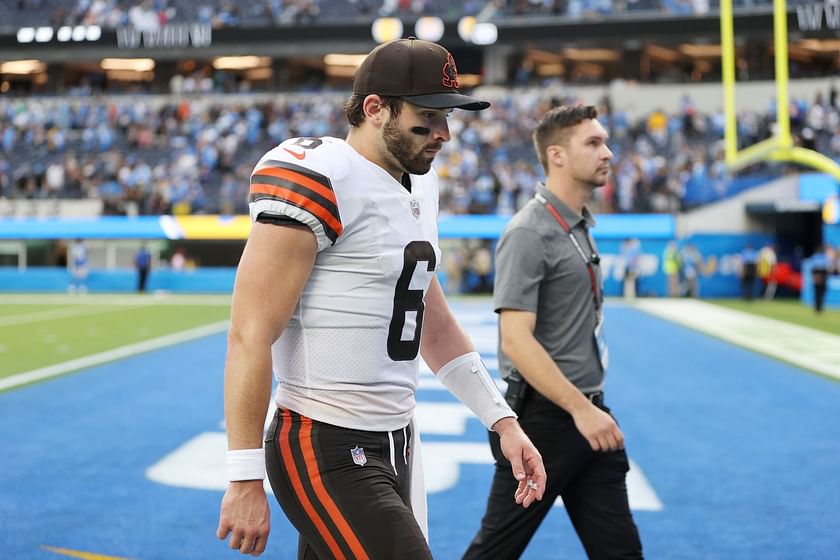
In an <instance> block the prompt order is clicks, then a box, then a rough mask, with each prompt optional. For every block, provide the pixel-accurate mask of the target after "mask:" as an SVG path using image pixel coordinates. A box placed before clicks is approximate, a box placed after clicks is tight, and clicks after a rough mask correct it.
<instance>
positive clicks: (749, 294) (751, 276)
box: [741, 263, 758, 301]
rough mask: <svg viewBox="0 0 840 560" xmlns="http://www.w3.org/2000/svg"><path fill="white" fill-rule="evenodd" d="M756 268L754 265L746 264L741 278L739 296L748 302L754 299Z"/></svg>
mask: <svg viewBox="0 0 840 560" xmlns="http://www.w3.org/2000/svg"><path fill="white" fill-rule="evenodd" d="M757 270H758V269H757V267H756V265H755V264H754V263H747V264H745V265H744V272H743V276H741V296H742V297H743V298H744V299H745V300H747V301H750V300H752V299H753V297H755V279H756V275H757Z"/></svg>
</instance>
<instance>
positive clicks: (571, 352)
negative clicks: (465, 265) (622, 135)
mask: <svg viewBox="0 0 840 560" xmlns="http://www.w3.org/2000/svg"><path fill="white" fill-rule="evenodd" d="M537 193H538V195H541V196H542V197H543V199H544V200H546V201H547V202H548V203H549V204H551V205H552V206H553V207H554V208H555V209H556V210H557V212H558V213H559V214H560V215H561V216H562V217H563V218H564V219H565V220H566V222H567V223H568V224H569V226H570V227H571V228H572V234H573V235H575V237H576V239H577V240H578V243H579V244H580V247H581V249H582V250H583V252H584V254H585V255H586V256H587V257H589V255H592V254H594V253H597V248H596V246H595V241H594V240H593V239H592V237H591V236H590V235H589V234H588V232H587V230H586V228H587V227H591V226H594V225H595V220H594V219H593V217H592V214H591V213H590V212H589V210H588V209H587V208H585V207H584V209H583V216H580V215H578V214H576V213H575V212H574V211H572V210H571V209H570V208H569V207H568V206H566V205H565V204H563V203H562V202H560V199H558V198H557V197H556V196H554V195H553V194H552V193H550V192H549V191H548V189H546V187H545V185H542V184H540V185H538V186H537ZM593 266H594V269H595V274H596V281H597V283H598V287H599V292H598V293H599V294H601V293H602V292H601V290H600V288H601V286H602V285H603V284H602V283H601V270H600V267H599V266H598V265H593ZM493 304H494V308H495V310H496V312H497V313H498V312H500V311H501V310H502V309H516V310H521V311H531V312H534V313H536V315H537V322H536V327H535V329H534V336H535V337H536V339H537V341H538V342H539V343H540V344H541V345H542V346H543V348H545V349H546V350H547V351H548V353H549V355H550V356H551V357H552V358H554V361H555V363H556V364H557V366H558V367H559V368H560V371H562V372H563V373H564V374H565V375H566V377H567V378H568V379H569V381H571V382H572V383H573V384H574V385H575V387H577V388H578V389H580V390H581V391H583V392H584V393H588V392H591V391H597V390H601V389H602V388H603V384H604V371H603V370H602V368H601V362H600V360H599V358H598V349H597V345H596V342H595V335H594V331H595V324H596V307H595V301H594V298H593V295H592V282H591V281H590V276H589V269H588V267H587V266H586V263H585V262H584V260H583V258H582V257H581V254H580V252H579V251H578V250H577V248H576V247H575V245H574V243H573V242H572V240H571V239H570V238H569V235H568V234H567V233H566V232H565V231H564V230H563V228H562V227H561V226H560V224H559V223H558V222H557V220H556V219H555V218H554V216H553V215H552V214H551V212H550V211H549V210H548V208H546V207H545V205H544V204H543V202H542V201H540V200H539V196H538V197H536V198H534V199H532V200H531V201H530V202H528V204H526V205H525V207H524V208H522V209H521V210H520V211H519V212H517V213H516V215H515V216H514V217H513V219H512V220H511V221H510V223H509V224H508V225H507V227H506V228H505V231H504V232H503V233H502V236H501V238H500V240H499V245H498V248H497V251H496V283H495V288H494V291H493ZM499 358H500V371H501V374H502V377H507V376H508V374H509V373H510V371H511V369H512V368H513V364H512V363H511V361H510V359H509V358H508V357H507V356H505V355H504V353H503V352H502V350H501V348H500V349H499Z"/></svg>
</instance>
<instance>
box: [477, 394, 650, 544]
mask: <svg viewBox="0 0 840 560" xmlns="http://www.w3.org/2000/svg"><path fill="white" fill-rule="evenodd" d="M596 404H598V405H599V406H600V408H602V409H603V410H605V411H607V412H609V409H608V408H607V407H605V406H603V403H597V402H596ZM519 422H520V423H521V424H522V428H523V429H524V430H525V433H526V434H528V437H530V438H531V441H533V442H534V445H536V446H537V449H539V451H540V453H541V454H542V457H543V462H544V463H545V468H546V472H547V474H548V486H547V487H546V492H545V495H544V496H543V499H542V501H539V502H534V503H533V504H531V506H530V507H529V508H528V509H524V508H523V507H522V506H521V505H517V504H516V503H515V502H514V499H513V494H514V492H515V491H516V486H517V482H516V480H514V478H513V475H512V474H511V467H510V463H509V462H508V461H507V460H506V459H505V458H504V456H503V455H502V454H501V452H500V449H499V437H498V435H496V433H495V432H490V446H491V448H492V450H493V456H494V457H495V458H496V473H495V475H494V476H493V484H492V487H491V489H490V497H489V499H488V501H487V511H486V512H485V514H484V518H483V519H482V521H481V529H479V531H478V534H476V536H475V538H474V539H473V541H472V543H471V544H470V547H469V549H468V550H467V552H466V553H465V554H464V559H465V560H466V559H485V560H508V559H514V558H519V557H520V556H521V555H522V553H523V552H524V551H525V547H526V546H528V542H529V541H530V540H531V537H532V536H533V534H534V532H536V530H537V528H539V526H540V523H541V522H542V520H543V519H544V518H545V516H546V515H547V514H548V512H549V511H550V510H551V508H552V505H553V504H554V500H555V499H556V498H557V496H562V498H563V503H564V505H565V506H566V511H567V513H568V515H569V518H570V519H571V520H572V524H573V525H574V527H575V530H576V531H577V534H578V536H579V537H580V540H581V543H582V544H583V547H584V548H585V549H586V553H587V554H588V555H589V558H595V559H606V558H642V544H641V541H640V540H639V532H638V530H637V529H636V524H635V523H634V521H633V516H632V514H631V513H630V505H629V503H628V501H627V485H626V482H625V478H626V474H627V471H628V469H629V464H628V461H627V454H626V453H625V452H624V450H620V451H610V452H606V453H602V452H596V451H593V450H592V448H591V447H590V446H589V443H588V442H587V441H586V438H584V437H583V436H582V435H581V433H580V432H579V431H578V430H577V428H576V427H575V423H574V421H573V420H572V417H571V416H570V415H569V414H568V413H567V412H566V411H564V410H563V409H562V408H560V407H558V406H556V405H555V404H553V403H552V402H550V401H548V400H547V399H545V398H544V397H543V396H542V395H540V394H539V393H536V392H533V394H532V396H531V397H530V398H529V399H528V401H527V403H526V404H525V407H524V409H523V410H522V413H521V415H520V417H519Z"/></svg>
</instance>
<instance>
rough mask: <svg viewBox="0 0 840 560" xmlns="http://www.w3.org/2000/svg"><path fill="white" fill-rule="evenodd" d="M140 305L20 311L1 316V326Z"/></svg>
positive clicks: (106, 311)
mask: <svg viewBox="0 0 840 560" xmlns="http://www.w3.org/2000/svg"><path fill="white" fill-rule="evenodd" d="M140 307H141V306H139V305H122V306H119V307H116V306H108V307H105V306H97V307H85V306H81V305H79V306H76V307H61V308H59V309H45V310H43V311H33V312H31V313H18V314H16V315H6V316H5V317H0V327H8V326H10V325H25V324H27V323H39V322H41V321H52V320H53V319H66V318H67V317H79V316H82V315H97V314H99V313H113V312H114V311H125V310H128V309H139V308H140Z"/></svg>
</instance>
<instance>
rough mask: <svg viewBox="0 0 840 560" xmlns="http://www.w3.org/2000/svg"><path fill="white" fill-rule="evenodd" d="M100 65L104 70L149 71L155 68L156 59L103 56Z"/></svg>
mask: <svg viewBox="0 0 840 560" xmlns="http://www.w3.org/2000/svg"><path fill="white" fill-rule="evenodd" d="M100 66H101V67H102V69H103V70H123V71H129V72H149V71H151V70H154V69H155V61H154V60H152V59H151V58H103V59H102V62H101V64H100Z"/></svg>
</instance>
